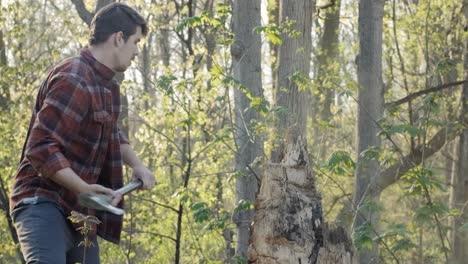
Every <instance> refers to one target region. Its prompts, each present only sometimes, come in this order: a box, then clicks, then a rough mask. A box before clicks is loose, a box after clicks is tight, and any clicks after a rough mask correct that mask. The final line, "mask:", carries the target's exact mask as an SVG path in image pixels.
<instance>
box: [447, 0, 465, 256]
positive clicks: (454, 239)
mask: <svg viewBox="0 0 468 264" xmlns="http://www.w3.org/2000/svg"><path fill="white" fill-rule="evenodd" d="M463 11H464V15H465V23H468V1H467V0H465V1H464V10H463ZM465 25H466V24H465ZM463 68H464V79H467V78H468V38H466V37H465V54H464V62H463ZM461 101H462V109H461V122H462V125H464V130H463V131H462V133H461V134H460V137H459V140H458V145H457V146H456V153H455V162H454V164H453V165H454V167H453V170H452V173H453V174H452V180H451V190H450V207H451V208H457V209H459V210H460V211H461V214H460V216H459V217H456V218H455V219H453V220H452V221H451V227H452V229H451V232H450V240H451V243H450V244H451V245H452V255H451V259H452V261H453V263H457V264H458V263H465V262H466V260H467V259H468V252H467V250H466V249H467V248H468V232H467V230H466V229H463V230H460V227H461V226H462V225H463V224H466V223H468V210H467V206H466V203H467V201H468V162H467V161H468V129H467V127H468V84H467V83H465V84H464V85H463V92H462V98H461Z"/></svg>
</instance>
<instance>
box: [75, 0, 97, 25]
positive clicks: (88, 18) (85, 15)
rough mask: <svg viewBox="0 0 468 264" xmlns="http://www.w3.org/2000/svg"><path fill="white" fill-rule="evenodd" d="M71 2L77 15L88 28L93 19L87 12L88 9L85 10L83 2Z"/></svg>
mask: <svg viewBox="0 0 468 264" xmlns="http://www.w3.org/2000/svg"><path fill="white" fill-rule="evenodd" d="M71 2H72V3H73V4H74V5H75V8H76V11H77V12H78V15H79V16H80V17H81V19H82V20H83V21H84V22H85V23H86V24H87V25H88V26H89V25H90V24H91V20H92V19H93V16H94V14H93V13H91V12H89V11H88V9H86V6H85V4H84V2H83V0H71Z"/></svg>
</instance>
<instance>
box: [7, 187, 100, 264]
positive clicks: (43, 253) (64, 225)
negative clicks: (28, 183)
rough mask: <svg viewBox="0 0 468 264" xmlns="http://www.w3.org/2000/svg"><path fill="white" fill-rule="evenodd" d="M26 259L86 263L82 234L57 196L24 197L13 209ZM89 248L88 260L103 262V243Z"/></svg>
mask: <svg viewBox="0 0 468 264" xmlns="http://www.w3.org/2000/svg"><path fill="white" fill-rule="evenodd" d="M11 217H12V219H13V222H14V223H15V227H16V232H17V233H18V239H19V242H20V246H21V252H22V253H23V256H24V258H25V260H26V263H28V264H29V263H31V264H33V263H34V264H36V263H38V264H39V263H41V264H42V263H44V264H45V263H47V264H55V263H57V264H65V263H77V262H79V263H82V262H83V255H84V248H83V246H78V244H79V243H80V242H81V241H82V240H83V237H82V235H81V234H80V233H79V232H77V231H76V230H74V229H73V226H72V225H71V223H70V222H69V221H68V220H67V219H66V216H65V214H64V212H63V210H62V209H61V208H60V207H59V205H58V204H57V203H55V202H54V201H53V200H51V199H49V198H46V197H41V196H35V197H30V198H25V199H23V200H21V201H20V202H19V203H18V205H16V207H15V208H14V209H13V211H12V213H11ZM93 244H94V246H92V247H90V248H87V249H86V263H87V264H99V247H98V244H97V241H96V240H94V241H93Z"/></svg>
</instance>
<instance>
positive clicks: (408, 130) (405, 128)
mask: <svg viewBox="0 0 468 264" xmlns="http://www.w3.org/2000/svg"><path fill="white" fill-rule="evenodd" d="M383 133H385V134H387V135H389V136H392V135H394V134H408V135H410V136H411V137H415V136H418V135H422V134H423V133H424V131H423V130H422V129H420V128H418V127H416V126H412V125H409V124H401V125H390V126H384V131H383V132H381V133H380V134H383Z"/></svg>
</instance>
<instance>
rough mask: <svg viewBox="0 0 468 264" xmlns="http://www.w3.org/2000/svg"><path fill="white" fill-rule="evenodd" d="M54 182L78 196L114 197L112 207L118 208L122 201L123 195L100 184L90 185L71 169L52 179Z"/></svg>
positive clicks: (58, 172)
mask: <svg viewBox="0 0 468 264" xmlns="http://www.w3.org/2000/svg"><path fill="white" fill-rule="evenodd" d="M50 178H51V180H53V181H54V182H56V183H58V184H60V185H62V186H64V187H65V188H67V189H69V190H70V191H72V192H74V193H76V194H105V195H110V196H112V202H111V203H112V205H114V206H116V205H117V204H118V203H119V202H120V200H122V194H120V193H118V192H116V191H113V190H112V189H109V188H106V187H104V186H102V185H99V184H88V183H86V182H85V181H83V180H82V179H81V178H80V177H79V176H78V175H76V173H75V172H74V171H73V170H72V169H70V168H64V169H61V170H59V171H57V172H56V173H55V175H53V176H51V177H50Z"/></svg>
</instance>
